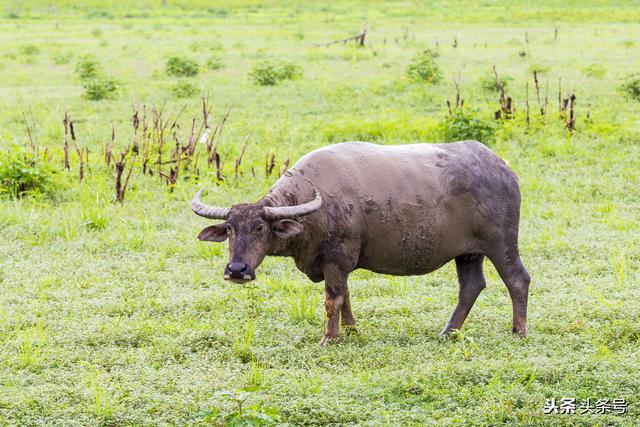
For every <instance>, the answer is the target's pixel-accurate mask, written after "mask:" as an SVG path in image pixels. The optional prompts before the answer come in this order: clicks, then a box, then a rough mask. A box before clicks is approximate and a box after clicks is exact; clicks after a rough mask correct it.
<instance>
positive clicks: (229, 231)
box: [224, 224, 231, 233]
mask: <svg viewBox="0 0 640 427" xmlns="http://www.w3.org/2000/svg"><path fill="white" fill-rule="evenodd" d="M224 228H225V230H227V233H231V226H230V225H229V224H225V226H224Z"/></svg>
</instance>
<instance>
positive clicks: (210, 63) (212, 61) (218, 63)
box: [207, 56, 224, 70]
mask: <svg viewBox="0 0 640 427" xmlns="http://www.w3.org/2000/svg"><path fill="white" fill-rule="evenodd" d="M207 68H208V69H210V70H219V69H221V68H224V62H222V59H220V58H219V57H217V56H212V57H210V58H209V59H208V60H207Z"/></svg>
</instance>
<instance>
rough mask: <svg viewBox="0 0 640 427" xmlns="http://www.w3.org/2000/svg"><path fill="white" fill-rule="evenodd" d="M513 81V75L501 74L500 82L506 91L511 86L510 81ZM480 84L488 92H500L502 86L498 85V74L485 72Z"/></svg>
mask: <svg viewBox="0 0 640 427" xmlns="http://www.w3.org/2000/svg"><path fill="white" fill-rule="evenodd" d="M511 81H513V77H509V76H500V82H501V83H502V86H503V87H504V90H505V91H506V90H507V89H508V88H509V82H511ZM480 86H482V89H483V90H484V91H486V92H498V91H499V90H500V87H499V86H498V82H497V81H496V76H495V74H493V73H489V74H485V75H484V76H482V77H480Z"/></svg>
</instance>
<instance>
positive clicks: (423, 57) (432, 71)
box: [407, 49, 442, 84]
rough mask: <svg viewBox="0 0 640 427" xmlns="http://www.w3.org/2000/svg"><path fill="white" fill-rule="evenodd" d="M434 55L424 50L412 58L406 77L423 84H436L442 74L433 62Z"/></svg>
mask: <svg viewBox="0 0 640 427" xmlns="http://www.w3.org/2000/svg"><path fill="white" fill-rule="evenodd" d="M435 56H436V54H434V52H432V51H430V50H428V49H427V50H425V51H422V52H420V53H419V54H417V55H416V56H414V57H413V59H412V60H411V62H410V63H409V67H408V68H407V75H408V76H409V78H410V79H411V80H414V81H417V82H423V83H429V84H433V83H438V82H439V81H440V80H441V79H442V73H441V72H440V69H439V68H438V65H437V64H436V61H435V60H434V58H435Z"/></svg>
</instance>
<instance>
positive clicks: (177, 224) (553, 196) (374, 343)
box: [0, 0, 640, 425]
mask: <svg viewBox="0 0 640 427" xmlns="http://www.w3.org/2000/svg"><path fill="white" fill-rule="evenodd" d="M167 3H168V4H167V5H166V6H163V5H162V2H161V0H153V1H151V0H146V1H137V2H114V3H113V4H111V5H109V6H104V5H103V2H98V1H93V0H92V1H85V2H83V5H81V6H79V5H77V4H76V2H71V1H27V2H25V1H17V0H8V1H5V2H3V3H2V6H1V7H0V29H1V31H0V76H1V80H2V84H1V85H0V97H1V98H0V99H2V100H3V102H2V103H0V192H1V193H2V196H1V197H0V236H2V237H1V238H0V349H1V351H0V420H1V421H2V423H7V424H24V425H32V424H41V423H45V424H59V425H95V424H102V425H121V424H136V425H157V424H179V425H180V424H197V423H201V424H209V423H213V424H223V423H228V424H232V423H234V422H239V421H240V420H241V419H244V421H246V422H247V423H249V424H253V425H260V424H269V423H274V422H278V423H289V424H291V425H300V424H329V423H334V424H368V425H380V424H388V425H405V424H415V425H424V424H428V425H501V424H510V425H549V424H552V423H553V424H556V425H605V424H606V425H634V424H637V419H638V417H639V416H640V410H639V409H638V397H637V396H638V394H639V393H638V392H639V391H640V369H638V366H637V360H638V359H639V358H640V350H639V346H638V342H639V340H640V326H639V325H640V318H639V313H638V310H637V305H638V301H639V299H640V287H638V279H639V274H640V273H639V271H640V269H639V268H638V262H639V261H640V250H639V248H638V238H637V236H638V235H639V231H640V221H639V218H638V211H639V207H640V190H638V186H639V184H640V182H639V181H640V180H639V174H640V172H639V171H640V144H639V142H640V125H639V123H638V119H637V118H638V113H640V103H639V102H638V101H637V97H638V95H637V94H638V93H639V91H638V87H639V86H638V82H637V75H635V76H634V75H633V73H634V72H636V71H637V70H638V68H639V67H640V56H639V55H638V43H640V41H638V38H637V34H639V30H640V29H639V28H638V24H637V23H638V20H639V19H640V8H638V5H637V3H636V2H632V1H629V2H619V3H617V4H615V5H612V4H610V3H609V2H601V1H580V2H578V1H564V2H562V4H558V3H557V2H550V1H541V2H535V3H534V4H532V3H523V2H507V3H505V2H504V1H502V2H497V1H485V2H482V4H478V3H477V2H466V1H461V2H455V3H450V2H446V1H438V2H428V3H422V2H409V3H407V2H384V3H383V2H366V3H362V2H340V3H335V4H321V3H318V4H314V5H310V4H308V3H307V2H298V3H290V2H287V4H286V5H285V4H284V3H282V4H281V3H278V2H270V3H269V4H268V5H267V4H262V3H258V2H246V1H240V2H228V3H224V2H218V3H216V4H214V5H212V4H211V2H209V1H204V0H181V1H179V2H178V1H175V2H174V1H172V0H169V1H168V2H167ZM365 25H366V28H367V35H366V40H365V46H363V47H360V46H358V45H357V43H355V42H354V41H350V42H348V43H337V44H332V45H329V46H326V44H327V43H329V42H332V41H335V40H340V39H343V38H347V37H351V36H355V35H357V34H358V33H360V31H361V30H362V28H363V27H365ZM425 51H427V52H428V53H427V54H425V53H424V52H425ZM494 65H495V67H496V71H497V73H498V75H499V76H500V77H499V78H498V79H497V80H496V78H495V74H494V72H493V66H494ZM427 71H429V72H430V73H431V74H429V75H430V76H431V77H430V78H429V77H428V76H427V74H425V72H427ZM534 71H535V72H536V76H537V79H538V89H539V90H538V91H536V83H535V81H534V77H533V72H534ZM283 76H284V77H283ZM425 76H427V78H425ZM434 76H437V78H433V77H434ZM559 79H561V93H560V99H558V83H559ZM454 81H455V83H454ZM264 82H268V83H267V84H264ZM500 82H502V83H504V82H506V83H507V84H506V85H504V88H503V89H504V97H503V96H502V95H501V93H500V87H501V84H500ZM547 85H548V88H549V89H548V90H547ZM456 86H458V88H459V89H458V91H456ZM527 92H528V103H529V108H528V114H527V102H526V99H527V97H526V93H527ZM201 93H205V94H207V95H208V97H209V107H211V108H212V111H211V122H212V123H211V124H212V126H214V125H215V124H216V123H220V120H221V119H222V117H223V116H224V114H225V113H226V112H227V111H228V110H229V108H231V112H230V113H229V116H228V120H227V122H226V124H225V127H224V132H223V133H222V135H221V137H220V141H219V147H218V153H219V156H220V159H221V170H216V168H215V166H213V165H212V166H206V162H205V161H204V158H203V157H201V158H200V160H199V163H198V165H199V166H198V165H196V164H194V163H190V164H189V165H188V166H189V169H188V170H184V169H183V171H182V173H181V174H180V175H178V176H177V179H176V180H175V182H169V181H170V180H169V179H168V178H166V176H169V175H170V173H171V172H170V168H171V164H167V165H166V166H164V169H163V170H162V172H163V174H165V177H162V175H159V174H158V173H157V169H156V168H155V167H153V168H152V169H153V170H154V171H156V173H154V174H153V175H149V174H148V173H147V174H144V173H143V172H142V168H143V165H142V160H143V154H142V153H140V155H139V156H136V153H134V151H133V150H132V149H131V150H129V151H128V152H126V151H125V147H126V146H127V145H129V147H131V146H132V144H133V142H134V139H133V138H134V133H133V127H132V125H131V123H132V116H133V108H132V103H134V104H135V106H136V108H137V109H138V110H139V111H140V114H141V115H142V106H143V105H144V106H145V108H146V109H145V111H146V112H147V114H148V115H147V120H149V121H150V120H151V118H150V115H151V113H150V112H151V109H152V106H156V108H157V109H160V108H163V111H164V115H165V117H166V118H167V120H169V121H172V120H174V119H173V118H174V117H178V118H177V119H175V121H176V123H177V125H176V126H175V127H173V128H172V129H171V131H170V132H169V131H168V132H167V134H166V140H167V141H168V142H167V144H166V147H165V151H164V156H165V157H164V158H165V160H168V159H170V158H171V156H172V154H171V151H172V150H173V148H174V147H175V144H176V140H177V141H178V143H179V144H186V143H187V141H188V140H189V137H190V135H191V129H192V122H191V120H192V119H196V120H197V126H196V134H198V135H200V134H201V133H202V131H201V123H202V117H203V116H202V112H201V109H202V106H201V101H200V98H199V97H200V95H201ZM571 94H575V97H576V100H575V105H574V108H573V110H574V113H573V114H574V119H575V121H574V126H573V127H575V129H574V130H573V131H571V130H570V129H569V128H570V127H572V126H569V122H570V120H571V113H570V110H569V108H568V107H567V108H564V109H563V102H564V101H563V100H564V99H569V98H570V95H571ZM509 97H510V98H512V101H511V102H512V104H511V109H510V110H509V112H505V108H506V103H507V98H509ZM538 97H539V98H540V100H539V101H538ZM456 98H457V100H456ZM545 98H546V99H547V101H545ZM501 99H502V105H501V102H500V100H501ZM462 100H464V103H462ZM447 101H449V106H447ZM183 107H184V109H183ZM541 108H542V109H544V115H543V114H541V112H540V109H541ZM514 109H515V111H514ZM65 110H67V111H68V112H69V114H70V117H71V120H72V121H73V126H74V134H75V137H76V141H75V144H74V142H73V141H72V140H71V139H70V134H68V135H67V139H68V143H69V153H70V154H69V157H70V170H65V169H64V167H63V165H64V155H63V145H64V140H65V130H64V129H65V127H64V126H63V117H64V114H65ZM180 111H182V113H181V114H180V115H179V116H176V115H177V114H178V113H179V112H180ZM496 111H500V112H501V113H500V119H499V120H497V119H496V118H495V117H496ZM67 128H68V127H67ZM140 129H142V128H140ZM114 130H115V138H114V140H113V141H114V147H113V154H114V156H115V160H116V161H117V160H120V154H121V153H122V152H123V151H124V152H126V153H127V154H126V156H125V157H124V160H125V161H126V165H127V167H126V169H125V172H126V171H128V170H129V167H131V165H133V172H132V176H131V180H130V182H129V183H128V187H127V191H126V197H125V200H124V203H123V204H120V203H117V202H115V200H116V191H115V178H114V176H115V174H116V172H115V167H114V164H113V162H110V163H109V166H107V164H106V163H105V161H104V160H103V155H104V151H105V149H106V148H105V147H108V146H109V144H110V143H111V141H112V131H114ZM68 132H69V130H68ZM140 132H142V130H140ZM249 135H250V138H249V139H248V140H247V136H249ZM467 137H473V138H478V139H481V140H483V142H485V143H486V144H488V145H490V146H491V148H492V149H493V150H495V151H496V152H497V153H498V154H500V155H501V156H502V157H503V158H504V159H505V160H506V161H507V162H508V163H509V165H510V166H511V167H512V168H513V169H514V170H515V171H516V172H517V174H518V175H519V177H520V184H521V188H522V193H523V209H522V222H521V251H522V254H523V259H524V262H525V263H526V265H527V267H528V268H529V271H530V272H531V275H532V277H533V281H532V286H531V294H530V315H529V337H528V338H526V339H517V338H515V337H513V336H511V333H510V328H511V325H510V322H511V306H510V301H509V297H508V294H507V291H506V288H505V286H504V285H503V284H502V282H501V281H500V280H499V278H498V277H497V275H496V272H495V270H494V269H493V267H492V266H491V265H490V263H486V264H485V269H486V275H487V282H488V287H487V289H486V290H485V291H484V292H483V293H482V295H481V296H480V298H479V300H478V302H477V303H476V306H475V308H474V309H473V311H472V312H471V314H470V316H469V318H468V320H467V322H466V324H465V327H464V329H463V330H462V331H461V332H460V333H459V334H457V335H456V336H455V337H453V338H451V339H447V340H443V339H440V338H439V337H438V333H439V332H440V330H441V329H442V327H443V326H444V324H445V323H446V321H447V319H448V317H449V315H450V314H451V311H452V310H453V308H454V305H455V301H456V298H457V283H456V276H455V268H454V266H453V265H447V266H445V267H443V268H442V269H441V270H439V271H437V272H435V273H433V274H431V275H428V276H423V277H407V278H403V277H390V276H382V275H377V274H372V273H369V272H365V271H360V272H356V273H354V274H353V275H352V280H351V282H350V288H351V295H352V300H353V307H354V313H355V315H356V318H357V319H358V321H359V330H360V332H359V333H358V334H344V336H343V337H342V338H341V340H340V341H339V342H338V343H336V344H335V345H331V346H329V347H327V348H320V347H319V346H318V345H317V343H318V341H319V339H320V337H321V331H322V325H323V322H324V320H323V307H322V293H323V289H322V286H321V285H312V284H311V283H310V282H309V281H308V280H307V279H306V278H305V277H304V276H303V275H301V274H300V273H299V272H298V271H297V270H296V269H295V266H294V265H293V262H292V261H291V260H284V259H268V260H266V261H265V262H264V264H263V266H261V268H260V269H259V271H258V280H257V281H256V282H255V283H253V284H252V285H246V286H239V285H233V284H229V283H225V282H224V281H223V280H222V274H221V273H222V268H223V266H224V264H225V262H226V256H227V255H226V246H225V245H213V244H203V243H200V242H198V241H196V239H195V236H196V234H197V233H198V232H199V231H200V229H201V228H202V227H204V226H205V224H207V222H206V221H205V220H203V219H201V218H198V217H196V216H195V215H193V214H192V213H191V212H190V209H189V206H188V200H189V199H190V198H191V196H192V195H193V193H194V192H195V190H196V188H198V187H200V186H205V187H206V188H207V189H208V192H207V194H206V200H209V201H211V202H215V203H217V204H221V205H231V204H233V203H237V202H241V201H252V200H257V199H258V198H259V197H261V196H262V195H263V194H264V193H265V191H266V190H267V189H268V188H269V186H270V185H271V184H272V183H273V182H274V181H275V180H276V179H277V176H278V171H281V170H283V169H284V168H285V160H286V159H290V161H291V162H293V161H295V160H296V159H297V158H299V157H300V156H301V155H302V154H304V153H306V152H308V151H309V150H311V149H313V148H316V147H320V146H323V145H326V144H328V143H333V142H339V141H344V140H367V141H371V142H377V143H381V144H400V143H416V142H425V143H428V142H437V141H450V140H453V139H459V138H467ZM245 141H248V142H247V144H246V146H245V152H244V155H243V157H242V162H241V166H240V167H239V168H236V166H235V160H236V159H238V158H240V156H241V154H240V153H241V151H242V150H243V146H244V144H245ZM76 147H77V150H76ZM198 147H199V148H198V150H199V152H200V153H201V154H202V155H204V153H205V152H206V150H205V148H204V147H202V146H201V145H198ZM155 154H157V153H155ZM155 154H154V155H155ZM271 155H274V156H275V161H274V163H275V167H274V169H273V173H271V174H270V175H269V176H267V177H265V159H266V160H267V163H268V159H269V158H270V156H271ZM87 156H88V161H87V160H86V157H87ZM134 156H135V159H134ZM80 157H82V158H83V159H85V160H84V162H83V174H84V176H83V179H82V182H79V175H80V170H79V168H80ZM152 159H155V157H152ZM214 163H215V162H214ZM267 167H268V164H267ZM236 169H237V171H238V173H237V176H236ZM252 169H253V173H252V172H251V171H252ZM219 173H221V174H222V175H224V181H222V182H219V181H218V179H217V178H216V176H217V175H218V174H219ZM254 174H255V177H254ZM168 183H169V185H167V184H168ZM553 397H555V398H556V399H560V398H561V397H573V398H576V399H578V402H580V401H581V400H583V399H586V398H587V397H591V398H592V399H604V398H608V399H614V398H625V399H626V400H627V402H628V403H629V413H628V414H626V415H615V414H613V413H609V414H607V415H594V414H575V415H544V414H543V408H544V405H545V399H547V398H553Z"/></svg>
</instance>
